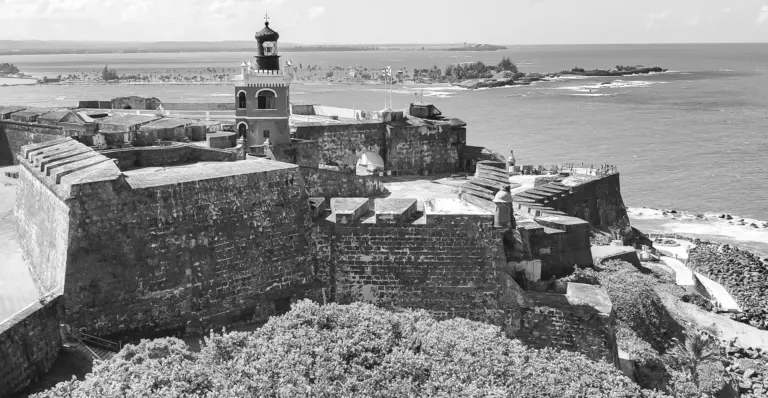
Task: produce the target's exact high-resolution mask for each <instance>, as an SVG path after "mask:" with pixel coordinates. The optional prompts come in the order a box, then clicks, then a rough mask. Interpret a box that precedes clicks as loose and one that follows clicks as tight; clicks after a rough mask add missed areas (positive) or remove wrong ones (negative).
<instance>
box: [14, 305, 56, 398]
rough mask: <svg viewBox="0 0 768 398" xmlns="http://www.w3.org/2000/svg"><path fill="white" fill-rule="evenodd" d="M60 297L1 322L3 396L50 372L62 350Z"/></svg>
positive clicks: (31, 306) (28, 308)
mask: <svg viewBox="0 0 768 398" xmlns="http://www.w3.org/2000/svg"><path fill="white" fill-rule="evenodd" d="M63 315H64V299H63V297H62V296H60V295H54V296H45V297H43V298H41V299H40V300H39V301H36V302H34V303H32V304H30V305H29V306H27V307H26V308H24V309H23V310H21V311H19V312H18V313H16V314H15V315H14V316H12V317H11V318H9V319H6V320H4V321H3V322H0V358H2V361H0V396H3V397H6V396H9V395H10V394H11V393H13V392H14V391H19V390H21V389H23V388H25V387H26V386H28V385H29V384H31V383H33V382H35V381H37V380H38V379H39V378H40V377H41V376H43V375H44V374H45V373H46V372H48V371H49V370H50V369H51V367H52V366H53V363H54V362H56V358H58V357H59V350H60V349H61V336H60V335H59V320H60V319H62V318H63Z"/></svg>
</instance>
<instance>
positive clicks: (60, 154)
mask: <svg viewBox="0 0 768 398" xmlns="http://www.w3.org/2000/svg"><path fill="white" fill-rule="evenodd" d="M126 101H128V100H126ZM131 101H133V102H131ZM145 102H146V101H145ZM131 103H135V105H136V106H139V105H141V103H140V101H139V102H136V101H135V100H130V101H128V102H126V104H128V105H131ZM99 105H101V104H99ZM145 105H146V104H145ZM91 111H93V110H91ZM91 111H74V110H50V109H48V110H46V109H31V110H30V109H27V108H23V107H18V108H2V109H0V117H2V119H0V160H1V161H3V162H4V164H11V163H13V160H12V158H11V157H12V156H16V160H15V161H16V162H18V163H19V183H18V192H17V202H16V206H15V210H14V212H15V216H16V220H17V222H18V238H19V239H18V240H19V244H20V246H21V247H20V248H21V252H22V256H23V258H24V260H25V262H26V263H27V266H28V267H29V270H30V273H31V275H32V278H33V279H34V282H35V285H36V286H37V287H38V289H39V290H40V291H41V292H51V293H50V294H53V295H61V296H62V297H61V299H60V300H58V301H57V302H59V303H60V305H59V306H60V308H61V311H58V312H55V311H54V312H50V311H49V312H40V311H38V312H34V314H38V313H39V314H41V316H44V317H48V318H50V319H49V320H50V324H46V325H47V326H44V327H43V326H41V328H42V329H45V330H48V329H51V330H53V329H52V328H53V326H52V325H57V324H58V323H66V324H68V325H70V326H71V327H72V330H81V329H82V330H83V331H84V332H85V333H88V334H91V335H95V336H99V337H102V338H107V339H112V340H120V341H124V342H125V341H135V340H136V339H138V338H144V337H155V336H166V335H190V334H191V335H195V334H201V333H204V332H206V331H208V330H209V329H211V328H219V327H221V326H227V325H234V324H238V323H252V322H262V321H265V320H267V319H268V318H269V317H270V316H272V315H275V314H280V313H282V312H284V311H287V310H289V309H290V304H291V302H293V301H296V300H299V299H303V298H310V299H313V300H316V301H318V302H341V303H349V302H353V301H366V302H371V303H375V304H377V305H379V306H382V307H386V308H390V309H394V310H397V309H400V308H423V309H426V310H428V311H430V312H432V313H433V314H435V315H436V316H437V317H438V318H450V317H457V316H459V317H465V318H469V319H474V320H479V321H484V322H488V323H492V324H496V325H499V326H501V327H503V328H504V330H505V331H506V332H507V334H508V335H509V336H510V337H518V338H520V339H521V340H523V341H525V342H527V343H528V344H530V345H535V346H537V347H544V346H548V347H559V348H563V349H570V350H576V351H580V352H583V353H585V354H587V355H589V356H590V357H592V358H594V359H606V360H612V359H611V358H615V355H614V354H615V352H614V351H615V350H612V349H611V347H613V346H614V345H615V336H613V334H612V330H613V324H612V322H613V321H612V315H611V314H612V310H611V308H610V305H608V306H607V307H606V306H605V305H603V304H604V303H600V302H589V301H587V302H586V304H583V305H582V304H578V303H577V300H572V296H573V297H575V296H574V295H576V296H578V295H579V293H578V292H580V291H583V288H580V287H579V286H576V284H569V285H568V288H567V289H566V294H565V295H562V294H561V295H559V296H558V297H556V298H551V297H550V298H547V297H549V296H540V295H541V294H548V293H540V292H536V291H525V288H527V287H528V286H527V285H526V284H525V283H524V281H521V280H520V276H521V274H522V273H524V274H525V275H526V277H527V278H528V279H529V280H531V281H536V280H539V279H549V278H551V277H560V276H564V275H567V274H568V273H570V271H571V270H572V269H573V266H574V265H580V266H589V265H591V264H592V256H591V251H590V246H589V237H588V236H589V230H590V224H589V222H588V221H585V220H582V219H579V218H576V217H573V216H574V215H579V216H583V217H587V218H589V219H590V220H593V221H594V222H600V223H601V224H600V225H606V224H613V223H621V220H622V213H621V211H622V210H623V203H621V199H620V193H619V186H618V175H616V176H615V181H614V180H613V179H612V178H611V177H612V176H607V177H605V176H602V177H601V176H591V177H590V178H592V180H585V181H581V180H580V181H578V182H577V183H575V184H572V185H571V186H566V184H568V183H569V181H568V180H567V179H563V180H561V181H548V182H547V183H546V184H537V185H540V186H537V187H536V188H535V190H533V191H534V192H528V195H527V196H526V195H520V196H516V197H515V203H514V204H515V206H514V207H515V211H516V212H517V213H518V215H519V216H518V217H517V220H516V225H513V227H512V229H510V228H509V227H497V226H495V225H494V215H493V213H494V211H495V205H494V204H493V202H492V201H491V200H492V199H493V195H494V194H495V192H496V190H498V188H499V186H500V185H499V182H506V183H509V180H508V177H509V176H508V175H507V174H506V173H505V172H504V171H503V170H502V169H500V168H499V167H498V165H497V163H500V162H498V161H486V162H481V163H479V164H477V168H478V175H477V176H476V177H475V178H474V179H472V180H471V182H472V183H473V184H474V185H472V186H467V187H466V190H465V191H464V192H463V195H462V198H464V199H466V200H462V199H459V198H442V199H415V198H414V199H408V198H384V197H381V196H385V195H386V190H385V188H384V184H383V182H382V180H381V179H378V178H376V177H372V176H358V175H354V174H346V173H339V172H336V171H331V170H329V168H330V167H325V166H323V165H325V164H330V165H344V166H353V165H354V162H356V160H357V159H359V156H362V155H363V154H371V153H372V154H373V155H379V156H381V158H382V159H383V161H384V163H385V166H386V169H387V170H399V171H400V173H401V174H417V173H423V172H427V173H434V172H441V171H456V170H458V169H461V168H462V167H466V166H467V164H464V163H463V162H464V161H466V160H467V159H466V158H465V155H466V154H465V153H464V152H463V150H464V148H465V145H464V141H465V139H466V136H465V135H466V128H465V125H464V123H463V122H461V121H459V120H458V119H437V120H428V119H423V118H419V117H411V116H404V115H402V113H400V114H397V113H394V115H393V113H388V114H387V115H383V116H382V119H381V120H367V121H344V122H340V123H335V119H329V120H331V121H330V122H327V123H326V122H322V123H315V122H307V123H303V124H302V123H299V124H298V125H297V126H296V127H297V129H296V132H295V133H296V137H294V138H292V139H291V140H290V142H289V143H284V144H279V145H273V144H270V143H268V142H265V143H264V144H263V145H260V146H257V147H253V148H243V146H242V145H241V144H240V143H239V141H236V139H237V136H236V133H234V132H228V131H221V130H222V128H223V127H222V126H221V124H218V125H216V124H215V123H211V122H207V121H205V122H204V121H193V120H189V119H174V118H167V117H160V116H156V115H136V114H130V115H129V114H117V113H111V114H110V113H104V112H102V111H98V112H101V113H98V112H95V111H94V112H91ZM89 115H93V116H94V117H95V116H96V115H98V116H99V118H98V119H92V118H91V117H90V116H89ZM307 117H311V116H307ZM166 140H170V141H166ZM254 149H255V150H254ZM475 149H476V148H473V149H472V151H474V152H477V151H476V150H475ZM249 150H250V152H249V153H248V154H247V155H246V151H249ZM474 152H473V153H474ZM481 152H482V151H481ZM373 155H371V156H373ZM501 164H502V165H503V163H501ZM472 165H473V167H474V163H473V164H472ZM614 195H615V196H617V197H613V196H614ZM373 197H377V198H376V199H372V198H373ZM554 205H557V209H556V208H554V207H550V206H554ZM561 210H562V211H561ZM595 214H597V216H595V217H597V218H594V219H593V218H590V217H591V216H593V215H595ZM625 214H626V213H624V215H625ZM520 215H522V217H520ZM541 283H544V282H541ZM521 286H523V288H521ZM571 287H573V289H576V290H573V289H571ZM579 289H581V290H579ZM549 294H553V293H549ZM569 294H570V296H569ZM28 315H29V314H28ZM34 316H37V315H29V317H30V322H37V321H35V320H34V319H35V318H34ZM42 329H41V330H42ZM7 333H11V332H7ZM7 333H5V332H4V333H3V334H2V335H0V340H2V339H5V338H6V335H7V336H11V335H10V334H7ZM41 333H42V332H41ZM46 333H48V332H46ZM50 333H52V332H50ZM47 343H50V340H47V341H46V344H47ZM40 345H41V346H42V345H44V344H43V343H40ZM30 347H32V346H30ZM46 352H48V351H46ZM14 355H16V354H14ZM35 358H38V357H35ZM39 358H40V359H33V361H34V362H39V363H41V364H42V365H40V366H39V367H38V368H35V369H47V368H46V367H45V366H49V365H46V363H47V362H46V361H47V359H45V358H47V356H42V357H39ZM36 371H37V370H32V368H27V370H24V371H23V373H24V376H23V377H26V379H24V380H33V379H34V378H35V377H36V376H35V374H36V373H35V372H36ZM14 377H15V376H14ZM19 377H21V376H19ZM20 380H21V379H20ZM14 383H16V382H14ZM23 383H25V381H23V382H22V384H23ZM9 385H10V382H9ZM13 385H14V386H16V387H12V388H11V389H12V390H16V389H18V386H20V384H18V383H16V384H13ZM0 393H2V390H0Z"/></svg>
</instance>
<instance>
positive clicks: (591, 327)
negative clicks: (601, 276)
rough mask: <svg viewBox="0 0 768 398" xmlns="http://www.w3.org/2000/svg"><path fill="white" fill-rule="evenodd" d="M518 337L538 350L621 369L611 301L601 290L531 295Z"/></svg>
mask: <svg viewBox="0 0 768 398" xmlns="http://www.w3.org/2000/svg"><path fill="white" fill-rule="evenodd" d="M528 297H529V298H530V300H531V305H530V306H528V307H524V308H523V309H522V314H523V317H522V322H521V327H520V331H519V332H518V333H517V337H518V338H519V339H520V340H521V341H523V342H524V343H526V344H528V345H529V346H532V347H535V348H546V347H552V348H558V349H564V350H570V351H578V352H581V353H583V354H585V355H586V356H587V357H589V358H591V359H593V360H604V361H606V362H608V363H611V364H614V365H615V366H616V367H618V366H619V355H618V347H617V345H616V336H615V325H614V324H615V318H614V315H613V309H612V305H611V300H610V298H609V297H608V293H607V292H606V291H605V289H603V288H601V287H598V286H591V285H583V284H578V283H569V284H568V292H567V293H566V294H556V293H537V292H528Z"/></svg>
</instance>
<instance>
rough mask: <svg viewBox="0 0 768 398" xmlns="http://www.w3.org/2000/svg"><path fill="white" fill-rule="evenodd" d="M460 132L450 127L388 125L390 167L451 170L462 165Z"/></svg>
mask: <svg viewBox="0 0 768 398" xmlns="http://www.w3.org/2000/svg"><path fill="white" fill-rule="evenodd" d="M457 139H458V136H457V132H456V131H452V130H451V128H450V126H448V125H446V126H410V125H409V126H398V125H397V124H392V125H389V126H388V127H387V150H386V153H387V157H386V158H384V159H385V162H386V165H385V166H386V169H387V170H400V171H404V172H410V173H413V174H416V173H421V172H422V171H424V170H426V171H428V172H429V173H449V172H453V171H455V170H456V169H457V167H458V165H459V152H458V149H457V147H456V143H457Z"/></svg>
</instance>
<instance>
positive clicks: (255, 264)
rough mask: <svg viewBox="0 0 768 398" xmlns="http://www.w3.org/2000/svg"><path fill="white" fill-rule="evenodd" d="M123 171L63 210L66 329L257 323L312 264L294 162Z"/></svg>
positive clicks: (301, 291) (298, 290)
mask: <svg viewBox="0 0 768 398" xmlns="http://www.w3.org/2000/svg"><path fill="white" fill-rule="evenodd" d="M237 165H238V167H232V166H230V165H228V164H225V163H221V164H216V163H208V164H195V165H188V166H179V167H178V168H176V169H175V170H173V168H167V169H164V170H165V171H164V172H150V173H146V172H144V173H142V172H141V170H138V172H130V173H128V174H127V175H126V178H125V181H126V184H128V187H127V188H128V189H118V190H115V189H114V188H113V186H110V185H108V184H95V183H94V184H89V185H88V186H82V187H80V189H79V190H78V196H77V198H76V200H74V201H72V202H70V203H69V204H70V206H71V235H70V246H69V251H68V268H67V275H69V277H68V279H67V281H66V284H65V293H66V295H67V313H68V317H69V320H70V322H72V324H73V327H86V328H87V329H88V330H89V332H91V333H94V334H97V335H111V336H113V337H115V338H120V337H123V338H136V337H139V336H147V335H152V334H155V333H169V332H171V331H177V332H179V333H186V334H190V333H198V332H202V331H204V330H206V329H207V328H210V327H214V326H217V325H226V324H232V323H237V322H240V321H259V320H264V319H266V317H267V316H269V315H272V314H274V313H275V311H276V308H275V305H276V304H275V302H276V301H281V300H285V299H290V298H291V297H294V298H301V297H304V296H305V295H308V294H310V293H311V292H312V291H313V288H311V287H309V288H308V287H302V286H303V285H305V284H310V283H312V282H313V280H314V274H315V273H316V272H317V271H316V270H315V269H314V267H313V262H312V260H311V259H310V256H309V253H308V249H307V245H308V238H309V236H308V231H309V229H310V225H311V219H310V211H309V205H308V200H307V196H306V195H305V194H304V193H303V192H302V190H301V189H300V186H299V181H300V177H299V173H298V167H297V166H294V165H288V164H284V163H279V162H268V161H260V160H250V161H243V162H238V163H237Z"/></svg>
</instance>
